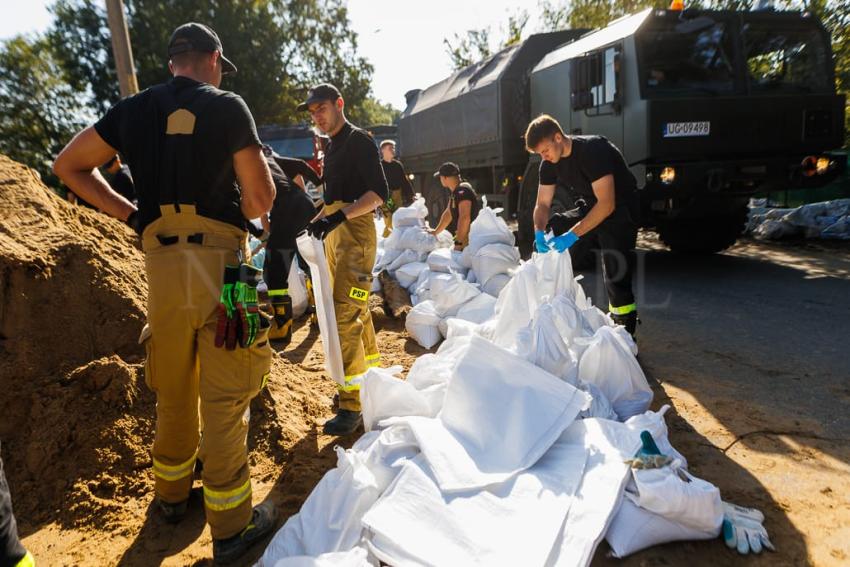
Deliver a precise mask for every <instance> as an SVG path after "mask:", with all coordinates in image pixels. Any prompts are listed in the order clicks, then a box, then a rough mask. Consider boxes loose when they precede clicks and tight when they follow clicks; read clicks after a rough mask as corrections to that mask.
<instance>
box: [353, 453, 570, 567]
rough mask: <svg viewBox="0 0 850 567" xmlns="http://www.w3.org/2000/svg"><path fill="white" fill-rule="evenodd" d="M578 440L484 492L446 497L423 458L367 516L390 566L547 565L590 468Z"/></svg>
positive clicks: (371, 541) (373, 543)
mask: <svg viewBox="0 0 850 567" xmlns="http://www.w3.org/2000/svg"><path fill="white" fill-rule="evenodd" d="M586 458H587V453H586V451H585V449H584V446H583V444H582V443H580V442H573V443H568V442H560V441H559V442H556V443H555V444H554V445H553V446H552V447H551V448H550V449H549V451H547V453H546V454H545V455H544V456H543V457H542V458H541V459H540V460H539V461H538V462H537V463H536V464H535V465H534V466H533V467H532V468H530V469H529V470H527V471H525V472H521V473H519V474H518V475H517V476H516V477H514V478H511V479H509V480H508V481H506V482H504V483H502V484H499V485H495V486H490V487H488V488H486V489H481V490H475V491H468V492H463V493H458V494H452V495H450V496H449V495H445V494H442V493H441V492H440V490H439V488H438V486H437V483H436V481H435V479H434V477H433V474H432V473H431V471H430V470H429V469H428V467H427V465H426V464H425V463H424V459H422V458H421V457H417V458H415V459H413V460H411V461H409V462H407V463H405V465H404V467H403V470H402V471H401V473H399V475H398V477H397V478H396V481H395V482H394V483H393V484H392V486H390V487H389V488H388V490H387V493H386V494H385V495H384V497H383V498H381V500H380V501H379V502H378V503H377V504H376V505H375V507H374V508H372V509H371V510H370V511H369V512H368V513H367V514H366V516H365V517H364V518H363V524H364V526H366V528H367V533H368V545H369V548H370V550H371V551H372V552H373V553H374V555H375V556H376V557H378V558H379V559H381V560H382V561H384V562H386V563H388V564H390V565H481V566H491V565H543V563H544V562H545V561H546V558H547V556H548V554H549V552H550V550H551V548H552V546H553V545H554V543H555V541H556V539H557V537H558V534H559V532H560V528H561V526H562V524H563V522H564V519H565V517H566V515H567V512H568V511H569V509H570V505H571V504H572V501H573V495H574V494H575V492H576V490H577V488H578V485H579V483H580V482H581V477H582V473H583V471H584V463H585V460H586Z"/></svg>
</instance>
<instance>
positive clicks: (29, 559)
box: [0, 457, 35, 567]
mask: <svg viewBox="0 0 850 567" xmlns="http://www.w3.org/2000/svg"><path fill="white" fill-rule="evenodd" d="M34 565H35V559H33V556H32V554H31V553H30V552H29V551H27V550H26V549H25V548H24V546H23V545H21V540H20V539H19V537H18V525H17V523H16V522H15V515H14V514H13V513H12V495H11V493H10V492H9V483H8V482H7V481H6V472H5V471H4V470H3V458H2V457H0V567H34Z"/></svg>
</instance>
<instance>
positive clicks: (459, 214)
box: [431, 161, 481, 250]
mask: <svg viewBox="0 0 850 567" xmlns="http://www.w3.org/2000/svg"><path fill="white" fill-rule="evenodd" d="M434 177H437V178H439V179H440V185H442V186H443V187H445V188H446V189H448V190H449V203H448V205H447V206H446V210H444V211H443V214H442V216H441V217H440V222H439V223H437V228H435V229H433V230H432V231H431V234H438V233H440V232H442V231H444V230H446V229H448V230H449V232H451V233H452V234H453V235H454V237H455V250H463V249H464V248H466V246H467V245H468V244H469V227H470V226H471V225H472V221H474V220H475V219H476V218H477V217H478V212H479V211H480V210H481V201H479V199H478V194H477V193H476V192H475V189H473V188H472V185H470V184H469V183H467V182H466V181H461V178H460V168H459V167H458V166H457V164H455V163H452V162H450V161H447V162H446V163H444V164H443V165H441V166H440V169H438V170H437V171H436V172H434Z"/></svg>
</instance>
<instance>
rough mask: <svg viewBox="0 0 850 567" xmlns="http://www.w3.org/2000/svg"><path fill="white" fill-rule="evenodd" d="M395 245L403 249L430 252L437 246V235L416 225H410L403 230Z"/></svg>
mask: <svg viewBox="0 0 850 567" xmlns="http://www.w3.org/2000/svg"><path fill="white" fill-rule="evenodd" d="M397 246H398V247H399V248H402V249H404V250H416V251H417V252H431V251H432V250H434V249H435V248H437V237H436V236H434V235H433V234H430V233H429V232H428V231H427V230H425V229H424V228H420V227H418V226H415V227H410V228H409V229H407V230H405V231H404V234H403V235H402V236H401V238H399V240H398V243H397Z"/></svg>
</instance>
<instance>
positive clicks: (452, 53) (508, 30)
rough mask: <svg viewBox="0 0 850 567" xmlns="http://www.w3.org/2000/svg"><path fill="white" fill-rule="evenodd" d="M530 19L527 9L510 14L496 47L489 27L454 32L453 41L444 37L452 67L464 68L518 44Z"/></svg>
mask: <svg viewBox="0 0 850 567" xmlns="http://www.w3.org/2000/svg"><path fill="white" fill-rule="evenodd" d="M528 20H529V15H528V12H527V11H526V10H519V11H517V12H514V13H513V14H509V15H508V20H507V22H506V24H505V25H504V26H503V27H502V28H501V30H500V32H501V34H500V39H499V40H498V41H497V42H496V47H495V48H494V47H493V46H492V44H491V43H492V42H491V35H490V33H491V30H490V28H489V27H486V28H480V29H471V30H467V31H466V32H465V33H464V34H460V35H458V34H454V35H453V37H452V40H451V41H450V40H449V39H448V38H444V39H443V45H444V46H445V48H446V53H447V54H448V56H449V59H450V61H451V66H452V69H455V70H457V69H463V68H464V67H468V66H470V65H472V64H473V63H477V62H479V61H482V60H484V59H486V58H488V57H490V56H491V55H493V54H494V53H496V52H498V51H501V50H502V49H504V48H506V47H510V46H511V45H516V44H517V43H519V42H520V41H522V39H523V33H524V32H525V27H526V25H527V24H528Z"/></svg>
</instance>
